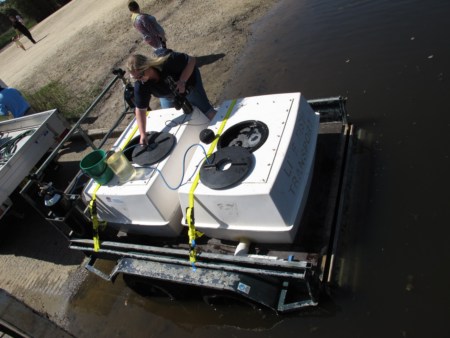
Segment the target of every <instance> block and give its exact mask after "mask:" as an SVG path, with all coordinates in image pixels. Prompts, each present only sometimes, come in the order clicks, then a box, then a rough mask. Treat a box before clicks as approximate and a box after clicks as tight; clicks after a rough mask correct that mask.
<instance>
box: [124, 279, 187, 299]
mask: <svg viewBox="0 0 450 338" xmlns="http://www.w3.org/2000/svg"><path fill="white" fill-rule="evenodd" d="M123 280H124V282H125V284H126V285H127V286H128V287H129V288H130V289H131V290H133V291H134V292H136V293H137V294H139V295H140V296H142V297H159V298H168V299H170V300H177V299H185V298H187V297H189V296H188V295H192V292H186V290H187V288H189V287H190V286H187V285H180V284H176V283H170V282H165V283H164V282H160V281H158V280H153V279H149V278H145V277H141V276H133V275H128V274H124V275H123Z"/></svg>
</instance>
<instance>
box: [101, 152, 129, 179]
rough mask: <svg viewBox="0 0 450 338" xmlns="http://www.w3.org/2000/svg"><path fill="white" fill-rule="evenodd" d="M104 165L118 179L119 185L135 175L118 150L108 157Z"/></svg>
mask: <svg viewBox="0 0 450 338" xmlns="http://www.w3.org/2000/svg"><path fill="white" fill-rule="evenodd" d="M106 163H107V164H108V166H109V167H110V168H111V170H112V171H113V172H114V174H116V176H117V177H118V178H119V182H120V183H125V182H127V181H129V180H131V179H132V178H133V176H134V174H135V173H136V169H134V167H133V166H132V165H131V163H130V161H128V159H127V158H126V156H125V155H124V153H123V152H122V151H121V150H118V151H116V152H115V153H113V154H112V155H111V156H109V157H108V159H107V160H106Z"/></svg>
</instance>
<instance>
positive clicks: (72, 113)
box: [23, 81, 94, 119]
mask: <svg viewBox="0 0 450 338" xmlns="http://www.w3.org/2000/svg"><path fill="white" fill-rule="evenodd" d="M23 94H24V96H25V98H26V99H27V101H28V102H29V103H30V104H31V106H32V107H33V108H34V110H36V111H38V112H42V111H47V110H52V109H55V108H58V111H59V112H60V113H62V114H63V115H64V117H66V118H67V119H76V118H78V117H80V116H81V115H82V114H83V113H84V111H85V110H86V109H87V108H88V106H89V104H90V101H91V95H92V94H94V93H86V95H85V94H84V93H80V94H81V95H78V96H79V97H86V99H83V100H80V99H79V98H77V97H74V95H71V94H70V93H69V92H68V91H67V90H66V88H65V87H64V86H63V85H62V84H61V83H59V82H58V81H52V82H50V83H48V84H46V85H45V86H43V87H41V88H40V89H38V90H37V91H36V92H33V93H29V92H24V93H23Z"/></svg>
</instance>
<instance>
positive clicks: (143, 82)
mask: <svg viewBox="0 0 450 338" xmlns="http://www.w3.org/2000/svg"><path fill="white" fill-rule="evenodd" d="M127 69H128V71H129V72H130V75H131V77H132V78H133V79H134V80H135V81H136V82H135V84H134V103H135V105H136V108H135V113H136V121H137V124H138V127H139V133H140V135H141V139H140V142H139V143H140V144H147V138H146V136H145V132H146V112H147V108H148V107H149V104H150V99H151V96H152V95H153V96H155V97H158V98H159V100H160V103H161V108H171V107H175V98H176V95H177V94H181V95H186V98H187V100H188V101H189V102H190V103H191V104H192V105H194V106H196V107H197V108H198V109H200V111H201V112H202V113H203V114H205V115H206V116H207V117H208V118H209V119H210V120H211V119H212V118H213V117H214V115H215V113H216V111H215V110H214V108H213V107H212V105H211V103H210V102H209V100H208V97H207V95H206V93H205V89H204V88H203V83H202V77H201V75H200V71H199V69H198V67H197V66H196V60H195V58H194V57H192V56H189V55H187V54H184V53H178V52H174V51H172V50H170V49H164V50H157V51H155V52H154V53H153V54H151V55H150V56H144V55H141V54H133V55H130V56H129V57H128V59H127ZM171 84H174V87H175V88H173V87H172V86H171ZM174 90H175V91H176V92H177V93H174Z"/></svg>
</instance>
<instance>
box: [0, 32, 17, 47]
mask: <svg viewBox="0 0 450 338" xmlns="http://www.w3.org/2000/svg"><path fill="white" fill-rule="evenodd" d="M15 35H16V31H15V30H14V29H12V28H11V29H9V30H7V31H6V32H4V33H3V34H1V35H0V49H1V48H3V47H5V46H6V45H8V43H10V42H11V38H12V37H13V36H15Z"/></svg>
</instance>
